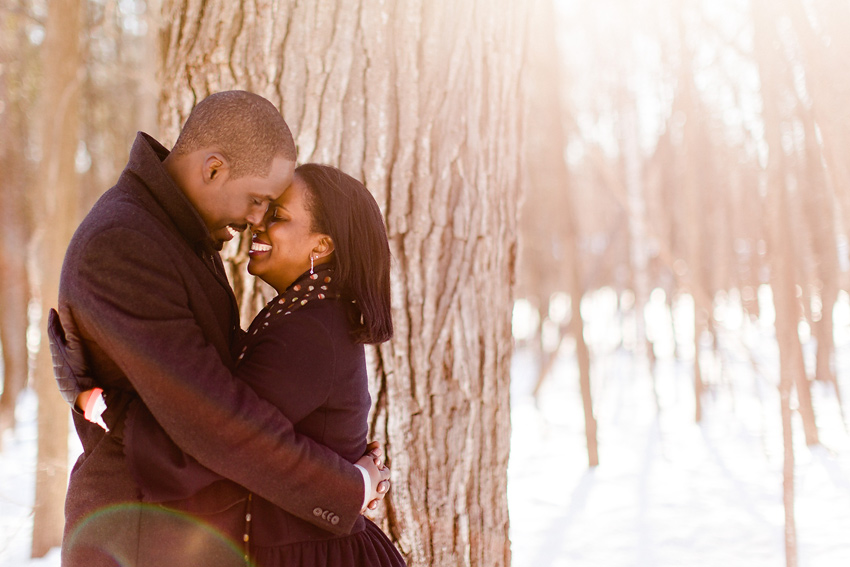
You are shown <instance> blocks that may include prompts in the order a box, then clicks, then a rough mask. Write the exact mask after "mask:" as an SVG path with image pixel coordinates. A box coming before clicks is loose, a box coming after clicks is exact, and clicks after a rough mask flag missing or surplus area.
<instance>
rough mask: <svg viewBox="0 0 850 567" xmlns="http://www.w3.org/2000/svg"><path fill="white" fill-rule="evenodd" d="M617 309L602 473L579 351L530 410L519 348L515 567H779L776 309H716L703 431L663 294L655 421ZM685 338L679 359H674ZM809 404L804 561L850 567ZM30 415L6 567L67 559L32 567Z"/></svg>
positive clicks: (604, 390)
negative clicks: (587, 424)
mask: <svg viewBox="0 0 850 567" xmlns="http://www.w3.org/2000/svg"><path fill="white" fill-rule="evenodd" d="M654 299H656V300H658V298H657V297H655V298H654ZM609 300H610V297H608V298H607V299H606V297H605V294H604V293H603V294H602V295H601V296H599V297H591V298H590V303H589V305H590V307H588V308H589V309H590V308H593V314H592V315H593V316H591V317H588V316H587V315H585V319H586V321H588V324H587V328H586V336H587V337H588V339H589V340H590V341H591V342H592V348H593V350H594V355H595V358H594V363H593V368H592V376H593V394H594V404H595V412H596V417H597V419H598V422H599V434H598V438H599V460H600V464H599V466H598V467H596V468H595V469H593V470H589V469H588V467H587V451H586V445H585V439H584V415H583V412H582V407H581V399H580V397H579V389H578V377H577V369H576V364H575V356H574V348H573V344H572V343H571V342H570V341H565V342H564V344H563V345H562V346H561V349H560V351H559V358H558V361H557V363H556V364H555V366H554V368H553V370H552V372H551V374H550V375H549V377H548V378H547V380H546V383H545V384H544V386H543V389H542V390H541V392H540V396H539V398H538V400H537V401H536V402H535V400H534V399H533V398H532V397H531V395H530V392H531V389H532V387H533V383H534V381H535V380H536V376H537V361H536V359H535V357H534V356H532V354H531V353H530V352H529V351H528V350H525V349H522V348H520V349H518V350H517V352H516V353H515V356H514V361H513V371H512V374H513V383H512V423H513V438H512V450H511V463H510V468H509V486H508V491H509V494H508V500H509V506H510V512H511V540H512V549H513V567H566V566H569V567H591V566H592V567H599V566H603V567H620V566H623V567H662V566H669V567H681V566H688V567H718V566H724V567H726V566H729V567H736V566H746V567H780V566H783V565H784V564H785V559H784V539H783V530H784V512H783V506H782V475H781V471H782V442H781V424H780V421H779V401H778V394H777V391H776V387H775V376H776V358H777V355H776V352H775V343H773V342H772V339H771V331H770V326H769V323H770V322H771V321H770V320H769V310H767V313H768V315H767V316H768V320H766V321H762V322H756V323H752V322H749V321H748V320H746V319H743V318H741V317H737V316H733V315H729V313H726V315H725V318H724V314H723V312H722V310H721V311H718V312H717V316H718V318H719V319H720V320H721V323H722V325H721V328H720V333H719V349H718V352H719V353H720V361H722V364H718V360H717V359H715V357H714V355H711V354H708V355H706V356H705V358H704V359H703V360H702V362H703V368H704V370H705V373H706V380H707V381H708V382H709V385H710V390H709V393H708V394H707V395H706V397H705V402H704V407H703V411H704V415H703V422H702V424H701V425H696V424H695V423H694V419H693V414H694V403H693V388H692V384H691V378H690V377H691V367H692V364H693V359H692V353H690V354H689V352H688V346H687V344H688V343H687V337H684V340H683V338H682V337H678V338H673V337H672V336H671V335H670V331H669V329H672V328H673V327H672V325H669V324H668V323H669V319H670V317H671V314H670V312H669V311H665V310H664V308H663V298H661V299H660V300H658V301H656V302H655V303H653V304H650V306H649V309H650V310H651V309H656V310H657V313H656V316H650V314H649V313H648V318H647V320H648V324H649V327H650V328H649V329H648V330H649V331H650V334H651V336H653V338H655V340H656V349H655V351H656V353H657V355H658V363H657V366H656V372H655V376H656V385H655V389H656V391H657V392H658V405H659V406H660V410H659V411H656V409H655V407H656V402H655V396H654V395H653V384H652V379H651V378H650V374H649V371H648V365H647V364H646V363H644V362H641V361H642V360H644V358H643V357H641V356H640V355H635V353H634V352H633V351H634V350H635V349H633V348H630V346H631V345H632V344H633V341H632V340H631V339H630V337H629V335H628V331H625V332H623V331H621V329H629V328H631V326H632V325H631V322H630V321H628V320H626V321H620V320H619V319H618V315H617V314H616V312H615V311H614V310H612V309H610V305H608V307H606V302H607V303H608V304H610V301H609ZM593 301H598V302H599V305H596V306H595V307H593V305H592V302H593ZM842 301H844V302H845V303H846V306H845V307H846V311H847V313H846V315H848V321H847V322H844V320H843V319H840V318H839V321H838V323H839V325H845V326H844V327H841V326H839V328H838V329H837V331H836V340H837V349H838V352H837V359H836V365H837V368H838V370H839V375H840V377H841V379H842V385H843V386H844V388H843V391H844V392H850V376H848V375H850V302H848V298H847V297H843V298H842ZM685 307H687V306H685ZM719 307H722V306H719ZM584 309H585V306H584V304H583V305H582V310H583V311H584ZM733 313H734V310H733ZM764 316H765V314H764V312H763V317H764ZM665 317H666V319H665ZM665 321H666V322H665ZM691 325H692V323H691ZM677 328H678V329H680V330H681V329H687V328H689V327H688V321H687V320H685V321H677ZM690 328H692V326H691V327H690ZM804 331H805V330H802V331H801V332H804ZM679 332H680V333H681V331H679ZM665 333H667V334H665ZM675 342H678V343H679V344H678V345H677V348H678V355H679V357H680V358H676V357H675V356H674V355H673V353H674V351H673V344H674V343H675ZM623 344H625V345H626V346H625V347H624V346H623ZM810 348H811V345H807V351H806V354H807V360H808V361H810V360H811V358H812V356H811V355H812V352H811V350H810ZM707 350H709V349H707ZM749 353H756V354H757V356H755V357H754V358H753V359H751V357H750V354H749ZM756 369H758V370H756ZM813 395H814V403H815V410H816V413H817V416H818V425H819V428H820V434H821V441H822V445H821V446H819V447H815V448H814V449H809V448H807V447H806V445H805V443H804V440H803V436H802V429H801V424H800V423H796V431H795V441H796V457H797V474H796V491H797V498H796V527H797V537H798V544H799V559H800V561H799V565H800V566H801V567H847V566H848V565H850V436H848V433H847V430H846V428H845V426H844V425H843V423H842V420H841V417H840V413H839V410H838V406H837V403H836V401H835V396H834V394H833V393H832V391H831V389H830V388H829V387H826V386H823V385H822V384H819V383H815V384H813ZM33 406H34V400H33V398H32V396H31V395H27V396H25V397H24V398H23V399H22V401H21V404H20V407H19V414H20V415H21V418H22V419H21V424H20V426H19V427H18V429H17V430H16V432H15V433H14V434H8V435H7V436H6V438H5V439H4V450H3V452H2V453H0V567H34V566H38V567H58V565H59V557H58V553H56V550H54V553H51V554H50V555H49V556H48V557H46V558H44V559H41V560H30V559H28V552H29V545H30V535H29V534H30V529H31V526H32V517H31V506H32V496H33V482H34V470H35V423H34V422H33V421H32V419H30V418H28V417H27V416H29V415H32V409H33ZM848 409H850V408H848ZM72 441H73V440H72ZM72 447H73V448H72V453H76V452H77V451H78V450H79V449H78V446H77V445H76V444H74V443H73V442H72Z"/></svg>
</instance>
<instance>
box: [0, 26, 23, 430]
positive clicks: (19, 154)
mask: <svg viewBox="0 0 850 567" xmlns="http://www.w3.org/2000/svg"><path fill="white" fill-rule="evenodd" d="M20 19H21V17H20V16H18V15H16V14H13V13H11V12H2V11H0V30H2V34H0V108H2V111H0V171H2V172H3V177H2V179H0V226H2V227H3V231H4V232H3V238H2V240H0V343H2V345H3V360H2V366H0V374H1V375H2V377H3V393H2V395H0V440H2V438H3V431H4V430H5V429H7V428H9V427H13V426H14V423H15V401H16V400H17V398H18V394H19V393H20V392H21V390H22V389H23V388H24V387H25V385H26V382H27V373H28V366H29V362H28V353H27V343H26V329H27V305H28V304H29V297H30V292H29V282H28V279H27V268H26V257H27V254H26V250H27V240H28V238H29V234H30V227H29V223H28V219H29V214H28V210H27V206H26V194H27V192H26V188H27V186H28V182H29V177H28V176H29V173H30V172H29V171H28V168H27V166H26V163H27V161H26V159H25V158H24V156H23V150H24V147H25V146H26V143H27V140H28V136H27V134H26V128H25V118H24V116H25V113H26V108H24V107H23V105H24V98H25V97H24V94H23V93H21V92H18V90H16V85H20V83H21V77H22V74H23V67H24V65H25V64H26V60H25V59H24V58H22V57H21V54H22V51H23V50H21V49H20V46H21V45H24V42H25V41H27V39H26V36H25V35H24V33H23V32H24V29H25V27H24V26H23V25H22V23H21V21H20ZM0 443H2V442H1V441H0Z"/></svg>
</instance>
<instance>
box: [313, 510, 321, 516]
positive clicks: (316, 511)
mask: <svg viewBox="0 0 850 567" xmlns="http://www.w3.org/2000/svg"><path fill="white" fill-rule="evenodd" d="M313 515H314V516H316V517H317V518H318V517H319V516H321V515H322V509H321V508H313Z"/></svg>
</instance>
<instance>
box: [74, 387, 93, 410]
mask: <svg viewBox="0 0 850 567" xmlns="http://www.w3.org/2000/svg"><path fill="white" fill-rule="evenodd" d="M93 392H94V390H93V389H92V390H86V391H84V392H80V395H79V396H77V409H78V410H80V411H81V412H83V411H86V404H87V403H89V398H91V395H92V393H93Z"/></svg>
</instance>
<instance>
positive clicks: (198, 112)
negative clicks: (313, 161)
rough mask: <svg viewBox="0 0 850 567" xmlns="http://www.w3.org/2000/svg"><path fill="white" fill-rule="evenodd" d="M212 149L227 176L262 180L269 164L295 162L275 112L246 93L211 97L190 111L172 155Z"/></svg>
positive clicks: (292, 147) (285, 129) (286, 132)
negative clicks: (220, 158) (222, 160)
mask: <svg viewBox="0 0 850 567" xmlns="http://www.w3.org/2000/svg"><path fill="white" fill-rule="evenodd" d="M202 148H215V149H216V150H217V151H219V152H221V153H222V154H223V155H224V157H225V159H226V160H227V161H228V162H229V165H230V176H231V177H234V178H238V177H245V176H249V175H250V176H258V177H265V176H266V175H268V173H269V170H270V169H271V165H272V160H274V158H275V157H277V156H282V157H284V158H286V159H288V160H290V161H295V157H296V150H295V141H294V140H293V139H292V132H290V131H289V126H287V124H286V121H285V120H284V119H283V116H281V115H280V112H278V110H277V108H275V106H274V105H273V104H272V103H271V102H269V101H268V100H266V99H265V98H263V97H261V96H260V95H257V94H254V93H249V92H247V91H223V92H220V93H214V94H211V95H210V96H208V97H207V98H205V99H204V100H202V101H201V102H199V103H198V104H197V105H196V106H195V108H193V109H192V112H191V114H189V118H188V119H187V120H186V124H184V125H183V130H182V131H181V132H180V136H179V137H178V138H177V142H176V143H175V144H174V148H173V150H172V152H173V153H174V154H175V155H177V156H181V155H186V154H189V153H192V152H194V151H196V150H199V149H202Z"/></svg>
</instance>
